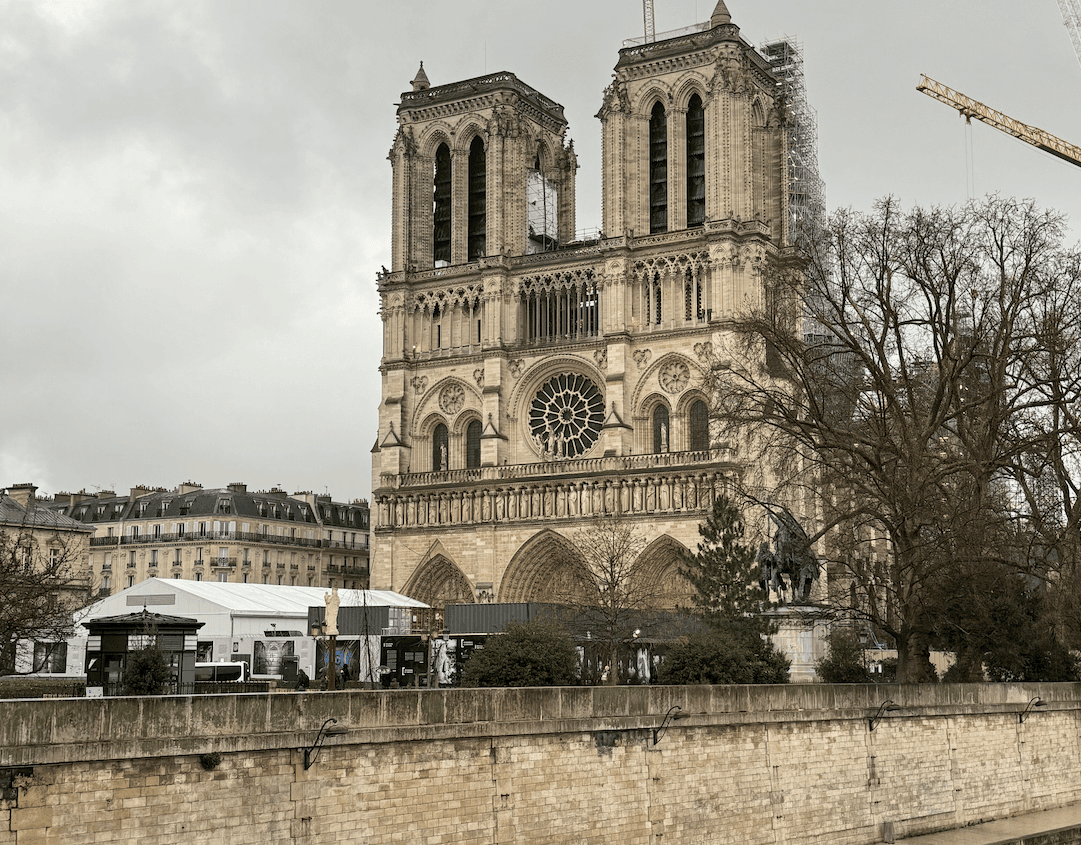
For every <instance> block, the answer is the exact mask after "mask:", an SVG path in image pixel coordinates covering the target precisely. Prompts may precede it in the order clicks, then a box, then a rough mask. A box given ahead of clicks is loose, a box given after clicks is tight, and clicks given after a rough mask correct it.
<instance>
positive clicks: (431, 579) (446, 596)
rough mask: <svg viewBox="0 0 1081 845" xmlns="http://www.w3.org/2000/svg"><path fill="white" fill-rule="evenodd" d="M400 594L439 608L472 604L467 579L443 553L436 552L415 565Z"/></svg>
mask: <svg viewBox="0 0 1081 845" xmlns="http://www.w3.org/2000/svg"><path fill="white" fill-rule="evenodd" d="M402 593H403V594H404V595H407V596H409V597H410V598H413V599H416V600H417V601H422V602H424V603H425V604H427V605H430V606H431V607H433V608H435V609H437V610H442V609H443V608H445V607H446V606H447V605H448V604H474V603H475V602H476V596H475V595H474V593H473V585H472V584H471V583H470V582H469V579H468V578H467V577H466V576H465V573H464V572H462V570H461V569H459V568H458V567H457V566H456V565H455V564H454V563H453V562H452V561H451V560H450V559H449V558H448V557H446V555H443V554H436V555H433V556H432V557H430V558H428V560H426V561H424V563H422V564H421V565H420V566H418V567H417V569H416V571H415V572H414V573H413V575H412V577H411V578H410V579H409V581H408V582H407V583H406V585H405V586H404V587H402Z"/></svg>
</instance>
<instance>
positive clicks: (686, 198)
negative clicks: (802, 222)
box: [597, 0, 785, 243]
mask: <svg viewBox="0 0 1081 845" xmlns="http://www.w3.org/2000/svg"><path fill="white" fill-rule="evenodd" d="M625 43H626V44H627V45H628V46H625V47H624V48H623V49H622V50H620V51H619V61H618V63H617V64H616V69H615V74H614V76H615V78H614V79H613V81H612V83H611V85H609V87H608V89H607V90H606V91H605V94H604V104H603V106H602V107H601V110H600V113H599V114H598V115H597V116H598V117H599V118H600V120H601V123H602V126H603V129H602V143H603V158H602V161H603V168H604V170H603V197H602V204H603V216H604V231H605V232H606V233H607V234H609V235H610V236H611V235H615V234H618V233H623V232H625V231H626V232H632V233H633V234H634V235H635V236H639V237H640V236H643V235H650V234H660V233H665V232H675V231H679V230H683V229H693V228H695V227H699V226H703V225H705V224H706V223H707V222H716V221H721V220H729V219H731V220H759V221H769V223H770V224H771V238H772V239H773V240H774V241H775V243H779V242H780V239H781V236H782V232H781V229H782V225H783V221H784V216H785V207H784V206H785V199H784V198H785V191H784V184H783V179H784V168H783V167H781V159H782V152H783V133H782V131H781V103H780V102H779V90H778V85H777V79H776V77H775V75H774V74H773V73H772V72H771V68H770V65H769V63H768V62H767V60H766V59H765V58H764V57H763V56H761V55H760V54H759V53H758V52H757V51H755V49H754V48H753V47H752V46H751V45H749V44H748V43H747V42H745V41H744V40H743V39H742V38H741V37H740V34H739V27H738V26H736V25H735V24H734V23H732V16H731V15H730V14H729V13H728V8H727V7H726V6H725V3H724V0H720V2H718V3H717V6H716V8H715V9H714V11H713V15H712V16H711V18H710V20H709V21H708V22H707V23H705V24H699V25H697V26H694V27H689V28H688V29H687V30H681V31H679V32H678V33H663V34H661V35H659V36H658V40H657V41H652V42H647V41H645V39H634V40H632V41H630V42H625Z"/></svg>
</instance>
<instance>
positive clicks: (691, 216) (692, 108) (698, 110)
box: [687, 94, 706, 227]
mask: <svg viewBox="0 0 1081 845" xmlns="http://www.w3.org/2000/svg"><path fill="white" fill-rule="evenodd" d="M705 222H706V112H705V109H703V108H702V98H701V97H699V96H698V95H697V94H695V95H694V96H693V97H691V101H690V103H688V104H687V226H688V227H690V226H701V225H702V224H704V223H705Z"/></svg>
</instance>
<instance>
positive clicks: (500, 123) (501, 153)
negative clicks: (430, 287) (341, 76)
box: [390, 63, 578, 272]
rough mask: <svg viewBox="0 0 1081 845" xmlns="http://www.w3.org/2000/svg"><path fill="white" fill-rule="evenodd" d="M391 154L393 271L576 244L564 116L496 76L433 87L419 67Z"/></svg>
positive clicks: (572, 164)
mask: <svg viewBox="0 0 1081 845" xmlns="http://www.w3.org/2000/svg"><path fill="white" fill-rule="evenodd" d="M412 86H413V90H412V91H407V92H406V93H404V94H402V102H401V104H400V105H399V106H398V134H397V136H396V137H395V139H394V145H393V147H392V148H391V151H390V161H391V165H392V167H393V169H394V177H393V192H394V194H393V235H392V238H393V241H392V261H393V266H392V268H391V269H392V271H394V272H397V271H401V270H407V271H408V270H430V269H433V268H436V267H447V266H452V265H460V264H465V263H466V262H469V261H475V260H478V259H481V258H484V257H486V256H498V255H504V254H507V255H525V254H527V253H530V252H535V251H540V250H542V249H544V248H545V246H546V245H550V244H552V243H555V242H565V241H568V240H570V239H571V238H572V237H573V235H574V179H575V171H576V170H577V167H578V165H577V161H576V158H575V155H574V148H573V145H572V144H569V145H566V146H565V145H564V137H565V134H566V130H567V121H566V119H565V118H564V116H563V107H562V106H561V105H559V104H558V103H556V102H554V101H552V100H550V99H549V98H548V97H545V96H544V95H543V94H541V93H540V92H539V91H537V90H535V89H533V88H531V87H530V86H528V85H526V84H525V83H524V82H522V81H521V80H519V79H518V78H517V77H516V76H515V75H514V74H513V73H507V72H501V73H494V74H489V75H487V76H482V77H477V78H475V79H467V80H465V81H464V82H456V83H453V84H450V85H440V86H435V87H432V86H431V84H430V83H429V80H428V76H427V74H426V73H425V71H424V65H423V63H422V64H421V67H420V70H419V71H418V72H417V75H416V77H415V78H414V79H413V83H412Z"/></svg>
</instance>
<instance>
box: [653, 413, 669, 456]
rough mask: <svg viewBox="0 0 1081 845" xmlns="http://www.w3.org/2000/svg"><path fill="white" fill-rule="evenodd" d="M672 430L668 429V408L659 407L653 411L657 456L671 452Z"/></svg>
mask: <svg viewBox="0 0 1081 845" xmlns="http://www.w3.org/2000/svg"><path fill="white" fill-rule="evenodd" d="M669 436H670V430H669V428H668V408H666V407H665V406H664V405H658V406H657V407H656V408H654V409H653V453H654V454H656V455H659V454H662V453H664V452H668V451H669V443H670V442H671V441H670V440H669Z"/></svg>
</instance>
